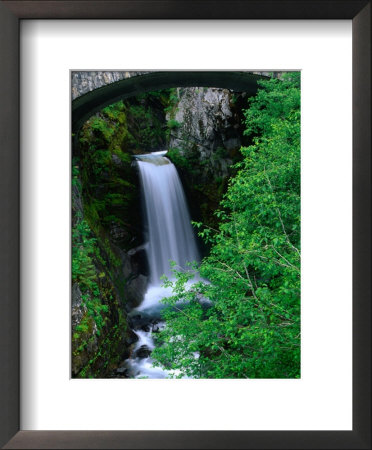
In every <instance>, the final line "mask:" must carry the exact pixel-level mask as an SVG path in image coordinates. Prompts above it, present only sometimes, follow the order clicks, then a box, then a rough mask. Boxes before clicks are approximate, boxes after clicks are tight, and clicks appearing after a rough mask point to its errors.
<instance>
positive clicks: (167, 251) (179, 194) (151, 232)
mask: <svg viewBox="0 0 372 450" xmlns="http://www.w3.org/2000/svg"><path fill="white" fill-rule="evenodd" d="M165 153H166V152H157V153H152V154H150V155H143V156H138V157H137V159H138V162H137V163H138V168H139V173H140V180H141V187H142V201H143V203H144V206H145V217H146V233H147V236H148V244H147V257H148V262H149V268H150V283H151V285H153V286H158V285H159V284H161V280H160V277H161V276H162V275H163V274H165V275H166V276H167V277H171V275H172V274H171V271H170V265H169V261H175V262H176V263H177V265H178V266H180V267H183V268H185V267H186V263H188V262H192V261H198V260H199V255H198V251H197V247H196V242H195V238H194V233H193V230H192V227H191V221H190V215H189V212H188V209H187V204H186V199H185V194H184V192H183V189H182V184H181V181H180V178H179V176H178V173H177V169H176V168H175V166H174V164H172V163H171V162H170V161H169V159H168V158H166V157H165V156H164V155H165Z"/></svg>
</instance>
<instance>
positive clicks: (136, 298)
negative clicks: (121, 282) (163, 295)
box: [126, 274, 147, 308]
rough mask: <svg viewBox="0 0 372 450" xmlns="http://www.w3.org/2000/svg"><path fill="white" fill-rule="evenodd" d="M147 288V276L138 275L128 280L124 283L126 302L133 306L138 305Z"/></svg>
mask: <svg viewBox="0 0 372 450" xmlns="http://www.w3.org/2000/svg"><path fill="white" fill-rule="evenodd" d="M146 289H147V277H146V276H145V275H142V274H140V275H138V276H137V277H135V278H133V279H132V280H130V281H128V283H127V285H126V296H127V300H128V303H130V305H131V306H132V307H133V308H136V307H137V306H139V305H140V304H141V302H142V300H143V297H144V296H145V293H146Z"/></svg>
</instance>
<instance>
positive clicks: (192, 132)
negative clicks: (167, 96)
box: [167, 87, 241, 177]
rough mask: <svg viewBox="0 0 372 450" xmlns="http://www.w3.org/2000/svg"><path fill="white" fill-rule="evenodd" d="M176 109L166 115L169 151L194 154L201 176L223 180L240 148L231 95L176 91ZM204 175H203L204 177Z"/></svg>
mask: <svg viewBox="0 0 372 450" xmlns="http://www.w3.org/2000/svg"><path fill="white" fill-rule="evenodd" d="M177 95H178V98H179V101H178V103H177V104H176V108H175V109H174V110H173V111H172V112H170V113H168V116H167V119H168V123H170V125H171V131H170V141H169V147H170V148H177V149H179V150H180V152H181V154H183V155H186V154H187V153H190V152H194V153H195V152H196V153H197V154H198V158H199V160H200V162H201V163H204V167H205V172H208V171H212V172H213V173H214V175H215V176H222V177H224V176H226V175H227V174H228V166H229V165H230V164H231V163H232V158H231V155H232V154H233V153H234V152H236V151H237V150H238V149H239V148H240V146H241V139H240V136H241V133H240V130H239V120H240V119H239V116H238V112H237V110H236V108H235V107H234V101H235V96H236V95H235V94H233V93H232V92H231V91H229V90H227V89H218V88H196V87H195V88H194V87H193V88H180V89H177ZM205 175H207V173H205Z"/></svg>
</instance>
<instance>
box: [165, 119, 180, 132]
mask: <svg viewBox="0 0 372 450" xmlns="http://www.w3.org/2000/svg"><path fill="white" fill-rule="evenodd" d="M167 126H168V128H169V129H171V130H173V129H174V128H179V127H180V126H181V124H180V123H179V122H178V121H177V120H176V119H170V120H168V122H167Z"/></svg>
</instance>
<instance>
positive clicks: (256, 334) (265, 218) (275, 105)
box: [152, 73, 300, 378]
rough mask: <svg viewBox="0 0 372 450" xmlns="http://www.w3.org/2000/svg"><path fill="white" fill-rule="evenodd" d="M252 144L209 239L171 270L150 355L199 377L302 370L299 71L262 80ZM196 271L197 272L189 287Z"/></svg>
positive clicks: (248, 115) (254, 105)
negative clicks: (191, 259) (197, 260)
mask: <svg viewBox="0 0 372 450" xmlns="http://www.w3.org/2000/svg"><path fill="white" fill-rule="evenodd" d="M245 126H246V133H247V134H249V135H251V136H252V137H253V141H252V142H253V143H252V145H251V146H249V147H246V148H242V150H241V151H242V154H243V156H244V159H243V161H242V162H240V163H238V164H237V170H238V172H237V174H236V176H235V177H234V178H232V179H231V180H230V182H229V187H228V190H227V193H226V194H225V196H224V199H223V201H222V202H221V205H220V209H219V210H217V211H216V212H215V215H216V217H217V218H218V220H219V223H220V225H219V227H218V229H211V228H208V227H207V228H205V227H203V225H202V224H200V223H197V224H194V225H195V226H196V227H197V228H198V229H199V233H200V235H201V236H202V237H203V238H204V239H205V240H206V241H209V242H210V244H211V246H212V247H211V252H210V255H209V256H208V257H206V258H204V259H203V261H202V263H201V265H200V267H199V269H198V270H195V268H193V269H191V270H188V271H176V270H175V271H174V273H175V281H167V282H166V284H167V285H169V286H172V288H173V294H174V295H173V296H172V297H170V298H168V299H164V302H165V303H166V305H168V306H167V308H166V309H165V312H164V317H165V319H166V323H167V326H166V328H165V329H164V330H163V331H161V332H160V333H159V334H158V336H159V337H158V347H157V348H156V349H155V350H154V352H153V354H152V356H153V357H154V358H155V359H156V361H157V363H158V364H161V365H164V366H165V367H167V368H171V369H179V370H180V371H181V375H182V374H183V375H188V376H192V377H195V378H298V377H299V376H300V78H299V74H298V73H290V74H288V75H286V76H283V79H281V80H278V79H271V80H268V81H262V82H260V89H259V91H258V93H257V96H255V97H254V98H252V99H251V100H250V105H249V108H248V109H247V110H246V111H245ZM195 273H197V275H198V278H199V279H201V280H208V282H205V281H198V282H196V283H194V284H192V285H191V286H190V283H191V279H192V278H193V276H194V275H195Z"/></svg>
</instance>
